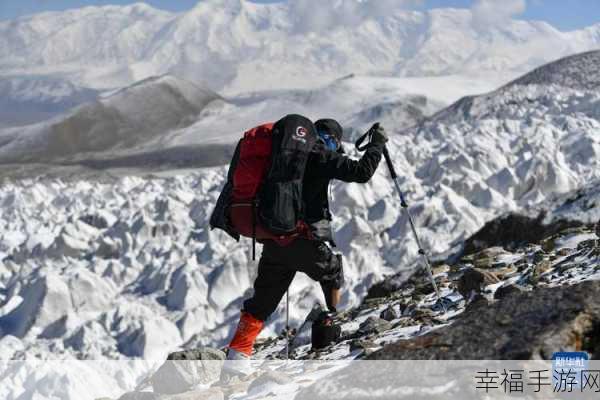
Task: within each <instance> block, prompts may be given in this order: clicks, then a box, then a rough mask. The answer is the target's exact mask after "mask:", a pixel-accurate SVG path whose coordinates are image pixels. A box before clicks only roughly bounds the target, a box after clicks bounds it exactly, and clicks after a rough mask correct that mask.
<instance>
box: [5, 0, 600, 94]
mask: <svg viewBox="0 0 600 400" xmlns="http://www.w3.org/2000/svg"><path fill="white" fill-rule="evenodd" d="M377 3H378V1H377V0H370V1H359V0H350V1H331V2H316V1H308V2H306V1H305V2H294V1H288V2H281V3H275V4H257V3H252V2H250V1H246V0H227V1H222V0H204V1H200V2H198V4H197V5H196V6H195V7H193V8H192V9H190V10H189V11H186V12H183V13H179V14H170V13H167V12H163V11H159V10H156V9H153V8H152V7H150V6H148V5H145V4H143V3H138V4H135V5H130V6H125V7H118V6H106V7H85V8H82V9H78V10H70V11H65V12H55V13H43V14H38V15H33V16H27V17H22V18H19V19H16V20H13V21H4V22H0V75H2V74H7V73H14V74H23V73H36V74H38V73H43V72H61V73H64V74H66V75H68V76H69V77H70V78H71V79H73V80H74V81H75V82H77V83H79V84H81V85H83V86H92V87H96V88H106V87H119V86H123V85H127V84H130V83H132V82H134V81H137V80H141V79H144V78H147V77H149V76H154V75H161V74H164V73H171V74H174V75H176V76H178V77H180V78H185V79H188V80H191V81H194V82H197V83H202V84H204V83H207V84H208V85H209V87H211V88H212V89H213V90H218V91H220V90H221V89H222V88H227V89H228V90H229V91H230V92H240V91H249V90H257V89H261V90H269V89H282V88H298V87H306V86H311V87H314V86H315V85H322V84H324V83H326V82H328V81H331V80H333V79H336V78H339V77H340V76H344V75H346V74H349V73H357V74H380V75H381V74H384V75H395V76H397V75H402V76H424V75H448V74H456V73H459V74H465V75H467V76H471V77H473V76H475V75H481V74H487V75H489V74H490V73H493V74H495V75H498V74H505V75H507V76H510V77H514V76H515V75H516V74H519V73H523V72H526V71H527V70H530V69H532V68H533V67H536V66H538V65H539V64H541V63H543V62H544V61H550V60H551V59H554V58H558V57H560V56H564V55H568V54H572V53H575V52H581V51H585V50H591V49H595V48H598V47H599V45H600V34H599V31H600V26H598V25H595V26H592V27H588V28H586V29H583V30H580V31H573V32H561V31H558V30H557V29H555V28H553V27H552V26H550V25H549V24H547V23H544V22H538V21H531V22H530V21H520V20H507V21H504V22H503V23H502V24H500V25H498V26H497V25H491V26H486V25H485V24H481V21H479V20H478V19H477V18H476V17H474V15H473V13H472V12H471V11H470V10H467V9H434V10H431V11H427V12H417V11H407V10H406V9H403V8H402V5H403V2H386V3H385V7H382V6H381V5H380V4H379V5H378V4H377ZM314 7H318V9H319V16H324V17H323V18H320V17H319V18H317V17H316V16H315V14H314V13H313V8H314ZM324 33H326V34H324Z"/></svg>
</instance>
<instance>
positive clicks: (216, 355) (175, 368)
mask: <svg viewBox="0 0 600 400" xmlns="http://www.w3.org/2000/svg"><path fill="white" fill-rule="evenodd" d="M223 360H225V353H223V352H222V351H220V350H215V349H211V348H200V349H195V350H186V351H180V352H177V353H173V354H170V355H169V356H168V358H167V362H165V363H164V364H163V365H162V366H161V367H160V368H159V369H158V371H156V373H155V374H154V375H153V376H152V387H153V388H154V391H155V392H156V393H162V394H178V393H184V392H187V391H189V390H190V389H191V388H192V387H194V386H196V385H198V384H206V383H209V382H212V381H215V380H217V379H218V378H219V376H220V374H221V367H222V366H223Z"/></svg>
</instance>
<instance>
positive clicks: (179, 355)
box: [167, 347, 226, 361]
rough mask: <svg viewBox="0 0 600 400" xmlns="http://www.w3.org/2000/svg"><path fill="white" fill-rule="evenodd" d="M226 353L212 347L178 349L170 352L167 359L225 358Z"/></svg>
mask: <svg viewBox="0 0 600 400" xmlns="http://www.w3.org/2000/svg"><path fill="white" fill-rule="evenodd" d="M225 358H226V357H225V353H223V352H222V351H221V350H217V349H212V348H210V347H201V348H199V349H193V350H184V351H178V352H175V353H171V354H169V356H168V357H167V360H173V361H179V360H195V361H198V360H217V361H219V360H220V361H223V360H225Z"/></svg>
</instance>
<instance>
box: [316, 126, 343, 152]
mask: <svg viewBox="0 0 600 400" xmlns="http://www.w3.org/2000/svg"><path fill="white" fill-rule="evenodd" d="M318 133H319V137H320V138H321V140H322V141H323V143H325V147H327V149H329V150H331V151H337V149H338V148H339V147H340V143H339V142H338V140H337V139H336V137H335V136H333V135H330V134H329V133H326V132H324V131H319V132H318Z"/></svg>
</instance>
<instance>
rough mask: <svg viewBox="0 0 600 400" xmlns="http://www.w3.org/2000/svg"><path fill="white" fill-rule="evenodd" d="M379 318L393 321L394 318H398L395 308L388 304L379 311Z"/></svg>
mask: <svg viewBox="0 0 600 400" xmlns="http://www.w3.org/2000/svg"><path fill="white" fill-rule="evenodd" d="M379 318H381V319H384V320H386V321H393V320H395V319H398V318H400V315H398V312H397V311H396V309H395V308H394V307H393V306H392V305H391V304H390V305H389V306H388V307H387V308H386V309H385V310H383V311H382V312H381V314H380V315H379Z"/></svg>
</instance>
